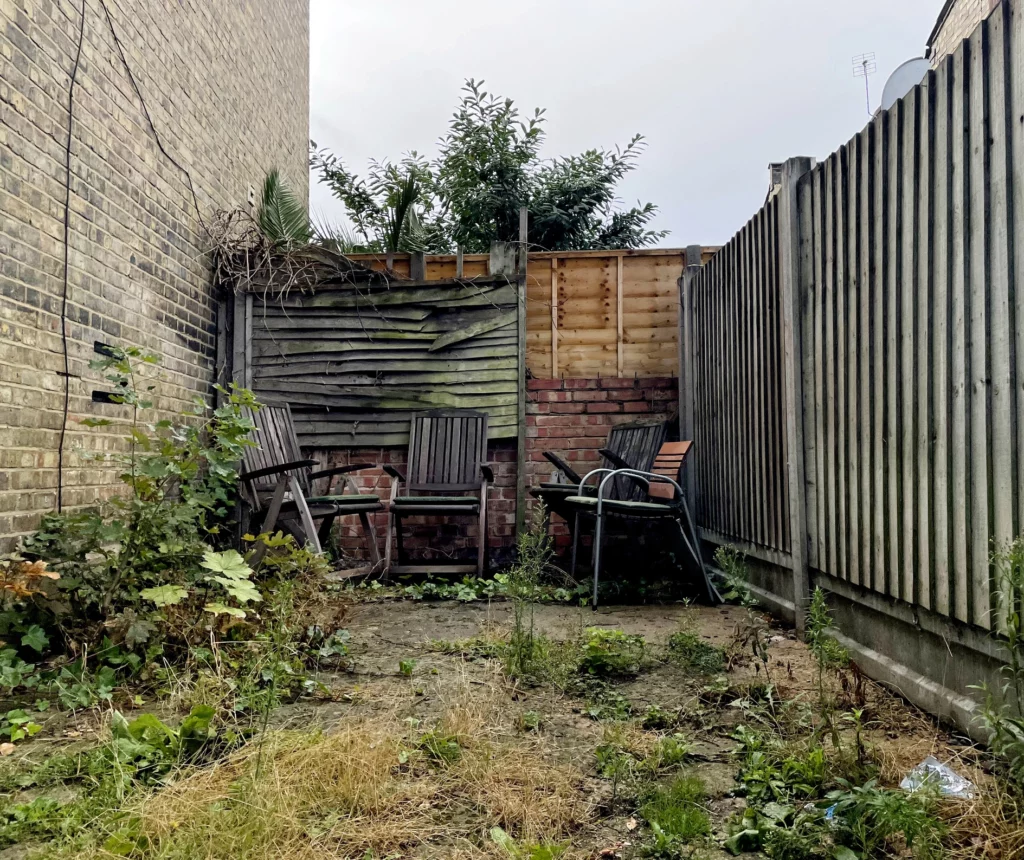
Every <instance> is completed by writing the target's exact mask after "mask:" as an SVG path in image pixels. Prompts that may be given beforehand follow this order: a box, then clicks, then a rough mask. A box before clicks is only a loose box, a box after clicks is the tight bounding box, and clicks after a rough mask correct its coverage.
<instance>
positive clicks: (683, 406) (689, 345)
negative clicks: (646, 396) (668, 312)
mask: <svg viewBox="0 0 1024 860" xmlns="http://www.w3.org/2000/svg"><path fill="white" fill-rule="evenodd" d="M701 261H702V250H701V247H700V245H690V246H688V247H687V249H686V266H685V267H684V269H683V276H682V277H681V278H680V279H679V438H680V439H681V440H683V441H685V442H692V441H693V437H694V430H695V427H694V397H695V391H694V380H695V379H696V371H695V364H694V359H695V356H694V353H693V348H694V347H693V289H694V286H695V284H696V281H697V278H698V276H699V275H700V267H701ZM696 456H698V457H700V456H703V452H701V451H697V454H696ZM682 482H683V488H684V489H685V490H686V503H687V504H688V505H690V508H691V510H696V508H695V507H694V505H695V503H696V487H697V476H696V474H695V472H694V469H693V466H691V465H689V464H687V465H686V466H684V467H683V475H682Z"/></svg>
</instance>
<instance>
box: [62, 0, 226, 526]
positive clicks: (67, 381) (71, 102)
mask: <svg viewBox="0 0 1024 860" xmlns="http://www.w3.org/2000/svg"><path fill="white" fill-rule="evenodd" d="M86 3H87V0H82V18H81V24H80V26H79V28H78V43H77V45H76V48H75V63H74V66H73V67H72V69H71V85H70V87H69V88H68V134H67V140H66V143H65V147H64V155H65V173H64V282H63V289H62V294H61V304H60V337H61V348H62V351H63V355H64V373H63V376H64V409H63V414H62V417H61V425H60V440H59V442H58V448H57V510H58V512H59V511H62V510H63V509H64V445H65V441H66V438H67V429H68V416H69V413H70V408H71V360H70V356H69V351H68V333H67V311H68V281H69V270H70V261H69V259H68V257H69V249H70V235H71V137H72V130H73V128H74V106H75V84H76V82H77V80H78V70H79V67H80V65H81V59H82V45H83V43H84V41H85V16H86V13H87V9H86ZM99 4H100V7H101V8H102V9H103V15H104V17H105V19H106V22H107V28H108V29H109V31H110V35H111V37H112V38H113V40H114V45H115V46H116V48H117V53H118V55H119V56H120V58H121V65H122V66H123V67H124V70H125V72H126V73H127V75H128V80H129V81H130V82H131V85H132V89H134V90H135V94H136V95H137V96H138V98H139V104H140V105H141V107H142V113H143V115H144V116H145V117H146V122H147V124H148V125H149V130H150V132H151V133H152V135H153V139H154V140H155V141H156V145H157V148H158V149H159V150H160V152H161V154H162V155H163V156H164V158H166V159H167V160H168V161H169V162H170V163H171V164H173V165H174V166H175V167H176V168H177V169H178V171H179V172H181V173H182V174H183V175H184V177H185V183H186V185H187V186H188V190H189V192H190V194H191V195H192V205H193V206H195V210H196V217H197V218H198V220H199V226H200V228H201V229H202V230H203V231H205V230H206V224H205V223H204V221H203V214H202V212H201V211H200V209H199V199H198V197H197V196H196V190H195V186H194V185H193V184H192V175H191V174H190V173H189V172H188V170H187V169H186V168H185V167H184V166H182V164H181V163H180V162H179V161H178V160H177V159H176V158H174V156H173V155H171V154H170V153H169V152H168V151H167V149H166V148H165V147H164V144H163V141H162V140H161V138H160V134H159V133H158V132H157V130H156V126H155V125H153V117H152V116H151V115H150V113H149V108H148V107H147V106H146V100H145V98H144V97H143V95H142V90H141V89H140V88H139V84H138V81H136V80H135V75H134V74H133V73H132V69H131V66H130V65H128V58H127V57H126V56H125V53H124V48H123V47H122V45H121V40H120V39H119V38H118V36H117V30H116V28H115V27H114V20H113V18H112V17H111V15H110V9H109V8H108V7H107V4H106V0H99Z"/></svg>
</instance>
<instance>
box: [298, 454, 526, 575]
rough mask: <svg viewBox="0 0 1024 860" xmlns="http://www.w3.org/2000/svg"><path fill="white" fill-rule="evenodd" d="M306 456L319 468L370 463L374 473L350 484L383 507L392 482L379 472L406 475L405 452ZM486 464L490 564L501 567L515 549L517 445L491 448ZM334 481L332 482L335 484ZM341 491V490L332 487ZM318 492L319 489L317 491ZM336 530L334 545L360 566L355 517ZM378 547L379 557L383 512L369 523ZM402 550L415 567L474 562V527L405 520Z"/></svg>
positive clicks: (362, 548)
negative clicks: (489, 470)
mask: <svg viewBox="0 0 1024 860" xmlns="http://www.w3.org/2000/svg"><path fill="white" fill-rule="evenodd" d="M310 456H312V457H314V458H315V459H317V460H319V462H320V463H321V464H323V465H324V468H328V467H329V466H348V465H350V464H355V463H370V464H373V468H371V469H367V470H364V471H361V472H357V473H353V474H352V476H351V477H352V479H353V480H354V481H355V483H356V485H357V486H358V487H359V488H360V491H361V492H363V493H374V494H376V495H378V496H380V498H381V501H383V502H386V501H387V499H388V498H389V497H390V496H391V479H390V478H389V477H388V475H387V474H386V473H385V472H384V470H383V469H382V468H381V467H382V466H383V465H385V464H387V465H391V466H394V467H395V468H396V469H397V470H398V471H399V472H400V473H402V474H404V473H405V465H406V459H407V450H406V449H405V448H350V449H344V450H333V451H314V452H313V453H312V454H311V455H310ZM487 456H488V460H489V462H490V463H491V468H492V469H493V470H494V484H492V485H491V486H490V487H489V488H488V494H487V515H488V522H489V526H488V532H489V540H490V546H491V560H492V563H494V564H500V563H502V561H503V560H504V559H505V558H507V557H508V555H509V553H508V552H507V551H505V552H503V551H502V550H503V549H505V550H508V549H509V548H511V547H512V546H514V545H515V530H516V443H515V440H505V439H503V440H499V441H494V442H491V444H490V446H489V449H488V452H487ZM335 480H337V479H335ZM336 486H340V485H336ZM318 489H322V487H321V488H318ZM338 522H339V525H337V526H336V527H335V532H334V536H335V540H336V541H337V545H338V546H339V547H340V548H341V549H342V550H343V551H344V553H345V555H346V557H348V558H351V559H354V560H365V559H366V557H367V555H366V545H365V543H364V541H363V535H362V530H361V528H360V526H359V518H358V517H354V516H353V517H345V518H343V519H340V520H339V521H338ZM373 523H374V528H375V529H376V530H377V538H378V544H379V546H380V548H381V552H382V553H383V551H384V536H385V533H386V531H385V530H386V527H387V517H386V515H385V514H384V513H383V512H382V513H379V514H376V515H375V517H374V518H373ZM402 533H403V535H404V542H405V543H404V545H405V549H406V551H407V552H408V554H409V555H410V556H411V557H412V558H413V559H415V560H417V561H420V560H422V561H438V562H444V561H446V560H450V559H456V558H472V559H474V560H475V558H476V547H477V523H476V521H475V520H473V519H471V518H470V517H458V518H452V519H445V518H444V517H407V518H405V520H404V524H403V532H402Z"/></svg>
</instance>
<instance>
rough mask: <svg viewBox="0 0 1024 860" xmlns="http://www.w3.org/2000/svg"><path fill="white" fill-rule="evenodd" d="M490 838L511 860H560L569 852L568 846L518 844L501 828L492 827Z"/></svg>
mask: <svg viewBox="0 0 1024 860" xmlns="http://www.w3.org/2000/svg"><path fill="white" fill-rule="evenodd" d="M490 837H491V841H492V842H493V843H494V844H495V845H497V846H498V847H499V848H501V849H502V851H504V852H505V854H506V856H507V857H509V860H558V858H559V857H561V856H562V855H564V854H565V852H566V851H568V850H569V846H568V844H560V843H559V844H554V843H550V842H542V843H536V842H526V843H523V842H516V841H515V840H514V839H513V838H512V837H511V836H509V835H508V834H507V833H506V832H505V831H504V830H502V829H501V828H500V827H492V828H491V832H490Z"/></svg>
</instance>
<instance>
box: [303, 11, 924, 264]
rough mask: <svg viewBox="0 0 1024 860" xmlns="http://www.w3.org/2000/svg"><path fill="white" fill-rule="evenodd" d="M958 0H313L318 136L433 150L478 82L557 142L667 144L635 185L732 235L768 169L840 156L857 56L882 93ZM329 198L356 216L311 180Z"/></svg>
mask: <svg viewBox="0 0 1024 860" xmlns="http://www.w3.org/2000/svg"><path fill="white" fill-rule="evenodd" d="M941 5H942V0H844V2H835V0H725V2H723V0H627V1H626V2H624V0H616V2H611V0H520V2H519V3H507V2H501V3H499V2H494V0H427V2H424V0H312V2H311V20H310V39H311V44H310V86H311V90H310V136H311V137H312V138H313V139H314V140H315V141H316V142H317V144H318V145H320V146H327V147H330V148H331V149H332V150H333V151H334V152H335V153H336V154H337V155H339V156H340V157H341V158H342V159H343V160H344V161H345V163H346V165H348V166H349V167H350V168H354V169H356V170H358V171H362V170H364V169H365V166H366V162H367V160H368V159H369V158H371V157H376V158H384V157H390V158H397V157H399V156H401V154H402V153H403V152H405V151H407V150H410V149H416V150H418V151H420V152H423V153H427V154H430V155H433V153H434V151H435V143H436V141H437V138H438V137H439V136H440V135H441V134H442V132H444V130H445V128H446V126H447V123H448V119H449V118H450V116H451V113H452V110H453V109H454V107H455V104H456V102H457V100H458V98H459V90H460V87H461V86H462V83H463V81H464V80H465V79H466V78H469V77H474V78H477V79H481V78H483V79H484V80H486V82H487V85H486V89H488V90H489V91H490V92H495V93H499V94H501V95H502V96H508V97H510V98H512V99H514V100H515V102H516V104H517V105H518V106H519V108H520V110H521V111H523V112H527V111H529V112H531V113H532V110H533V108H534V107H545V108H547V117H548V122H547V134H548V137H547V143H546V151H545V155H547V156H553V155H565V154H569V153H571V152H578V151H582V150H585V149H588V148H591V147H601V146H604V147H608V146H613V145H614V144H616V143H626V142H627V141H628V140H629V139H630V137H632V135H633V134H634V133H636V132H641V133H642V134H643V135H645V137H646V138H647V141H648V144H649V149H648V150H647V152H646V153H645V155H644V156H643V157H642V159H641V161H640V166H639V168H638V169H637V170H636V171H635V172H634V173H633V174H632V175H631V176H630V177H629V178H628V180H627V181H626V182H624V183H623V184H622V186H621V188H620V197H621V198H622V200H623V202H624V203H629V204H632V203H634V202H635V201H636V200H637V199H640V200H643V201H648V200H649V201H651V202H653V203H655V204H657V205H658V206H659V207H660V212H659V214H658V218H657V221H656V223H655V226H656V227H658V228H660V229H666V230H671V233H670V235H669V236H668V237H667V238H666V239H665V240H664V241H663V242H662V243H661V244H662V245H663V246H665V247H681V246H685V245H688V244H695V243H700V244H718V243H722V242H724V241H726V240H727V239H728V238H729V237H730V236H732V234H733V233H735V232H736V231H737V230H738V229H739V228H740V227H741V226H742V225H743V223H744V222H745V221H746V220H747V219H748V218H749V217H750V216H751V215H752V214H753V213H754V212H755V211H756V209H757V208H758V207H759V206H760V204H761V203H762V202H763V200H764V196H765V192H766V190H767V186H768V171H767V165H768V163H769V162H770V161H783V160H785V159H786V158H787V157H790V156H795V155H813V156H817V157H819V158H820V157H822V156H825V155H827V154H828V153H830V152H831V151H832V150H834V149H836V148H837V147H838V146H840V145H841V144H842V143H844V142H845V141H846V140H848V139H849V138H850V137H851V136H852V135H853V134H854V133H855V132H857V131H858V130H859V129H860V128H861V127H862V126H863V125H864V124H865V123H866V122H867V119H868V117H867V112H866V108H865V100H864V86H863V81H862V80H859V79H855V78H854V77H853V75H852V72H851V63H850V60H851V57H852V56H853V55H855V54H861V53H863V52H866V51H874V52H875V54H876V55H877V62H878V72H877V74H876V75H875V77H874V78H872V80H871V86H872V107H873V108H874V107H877V105H878V101H879V97H880V95H881V91H882V86H883V84H884V82H885V80H886V78H887V77H888V75H889V73H890V72H891V71H892V70H893V69H895V68H896V66H898V65H899V64H900V63H901V62H903V61H904V60H906V59H909V58H911V57H915V56H921V55H922V54H923V53H924V43H925V40H926V38H927V36H928V33H929V32H930V30H931V28H932V25H933V24H934V22H935V17H936V15H937V14H938V11H939V8H940V6H941ZM310 203H311V207H312V208H313V209H314V211H317V212H320V213H323V214H324V215H326V216H328V217H329V218H331V219H333V220H344V216H343V209H342V208H341V206H340V204H339V203H338V202H337V201H335V200H334V199H333V198H332V197H331V195H330V193H329V191H327V189H326V188H324V187H323V186H318V185H317V183H316V182H315V180H313V179H311V184H310Z"/></svg>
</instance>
